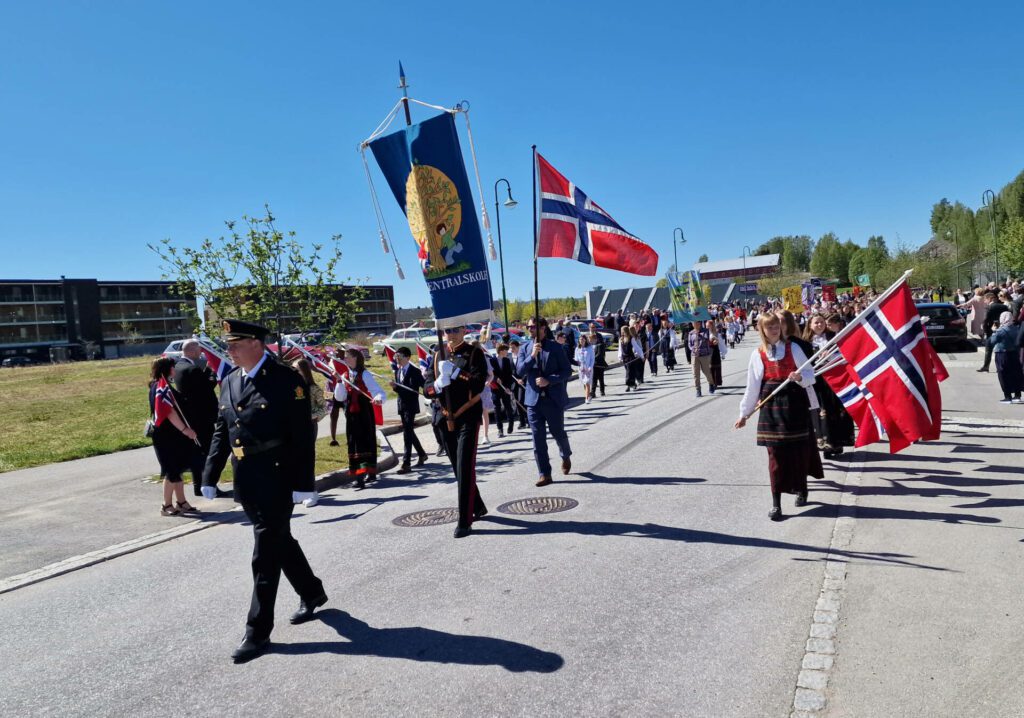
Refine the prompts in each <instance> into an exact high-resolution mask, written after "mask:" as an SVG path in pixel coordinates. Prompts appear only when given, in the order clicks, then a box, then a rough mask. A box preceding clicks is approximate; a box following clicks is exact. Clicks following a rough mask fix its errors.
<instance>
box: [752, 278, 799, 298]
mask: <svg viewBox="0 0 1024 718" xmlns="http://www.w3.org/2000/svg"><path fill="white" fill-rule="evenodd" d="M810 277H811V275H810V274H808V273H807V272H783V273H780V274H771V275H769V276H767V277H764V278H763V279H758V280H757V292H758V294H763V295H764V296H766V297H781V296H782V290H783V289H785V288H786V287H793V286H796V285H797V284H802V283H804V282H806V281H807V280H808V279H810Z"/></svg>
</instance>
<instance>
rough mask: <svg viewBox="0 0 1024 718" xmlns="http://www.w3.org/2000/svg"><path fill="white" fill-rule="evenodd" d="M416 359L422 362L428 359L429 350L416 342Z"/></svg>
mask: <svg viewBox="0 0 1024 718" xmlns="http://www.w3.org/2000/svg"><path fill="white" fill-rule="evenodd" d="M416 358H417V359H418V360H419V361H421V362H422V361H425V360H426V358H427V350H426V349H424V348H423V345H422V344H420V343H419V342H416Z"/></svg>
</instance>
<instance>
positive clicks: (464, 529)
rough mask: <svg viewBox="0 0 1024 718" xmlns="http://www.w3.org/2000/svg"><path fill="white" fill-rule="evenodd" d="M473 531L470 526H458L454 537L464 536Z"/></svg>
mask: <svg viewBox="0 0 1024 718" xmlns="http://www.w3.org/2000/svg"><path fill="white" fill-rule="evenodd" d="M471 533H473V529H471V528H470V527H469V526H456V527H455V533H453V534H452V537H453V538H463V537H464V536H469V535H470V534H471Z"/></svg>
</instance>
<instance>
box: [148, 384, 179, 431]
mask: <svg viewBox="0 0 1024 718" xmlns="http://www.w3.org/2000/svg"><path fill="white" fill-rule="evenodd" d="M173 411H174V399H173V397H171V387H170V386H169V385H168V384H167V380H166V379H164V378H163V377H160V380H159V381H157V383H156V395H155V396H154V398H153V423H154V424H156V425H157V426H160V425H161V424H163V423H164V419H166V418H167V417H168V416H170V415H171V413H172V412H173Z"/></svg>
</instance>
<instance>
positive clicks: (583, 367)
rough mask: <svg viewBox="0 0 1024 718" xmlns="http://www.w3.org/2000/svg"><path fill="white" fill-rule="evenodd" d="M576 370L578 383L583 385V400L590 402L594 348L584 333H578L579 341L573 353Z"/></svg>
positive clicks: (586, 402)
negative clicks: (578, 378)
mask: <svg viewBox="0 0 1024 718" xmlns="http://www.w3.org/2000/svg"><path fill="white" fill-rule="evenodd" d="M575 359H576V364H577V365H579V369H578V370H577V371H578V372H579V375H580V384H582V385H583V402H584V403H585V404H589V403H590V394H591V391H592V388H591V387H592V385H593V383H594V349H593V348H592V347H591V346H590V340H588V339H587V335H586V334H580V339H579V343H578V345H577V346H576V353H575Z"/></svg>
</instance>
